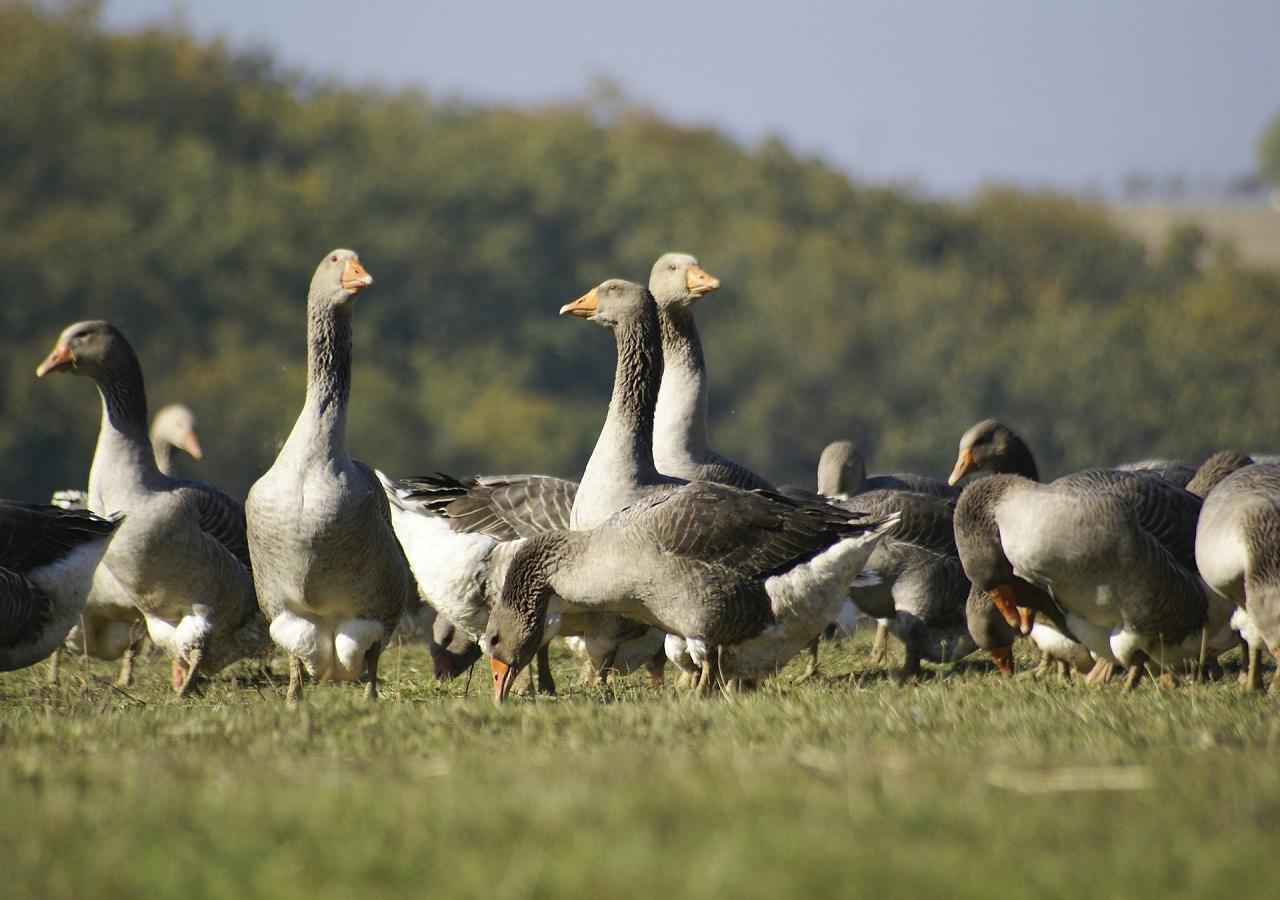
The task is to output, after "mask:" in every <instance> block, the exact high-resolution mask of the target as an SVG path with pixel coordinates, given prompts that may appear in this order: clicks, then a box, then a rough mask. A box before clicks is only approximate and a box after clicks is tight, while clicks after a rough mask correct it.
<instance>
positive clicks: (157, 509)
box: [36, 320, 265, 697]
mask: <svg viewBox="0 0 1280 900" xmlns="http://www.w3.org/2000/svg"><path fill="white" fill-rule="evenodd" d="M51 372H69V373H71V374H74V375H83V376H87V377H89V378H92V379H93V380H94V381H95V382H96V384H97V387H98V392H99V393H100V394H101V396H102V426H101V429H100V430H99V433H98V446H97V449H96V450H95V451H94V455H93V465H92V467H91V468H90V470H89V508H90V509H91V510H92V511H93V512H95V513H97V514H98V515H114V514H116V513H124V514H125V521H124V522H123V524H122V525H121V526H120V528H119V529H118V530H117V533H116V536H115V538H114V539H113V540H112V541H111V543H110V545H109V546H108V547H107V550H106V553H105V554H104V556H103V559H102V564H101V565H100V566H99V567H98V568H97V569H96V570H95V572H94V588H93V590H94V593H97V592H98V591H99V590H102V591H106V592H108V593H110V594H125V595H127V596H129V597H131V598H132V599H133V602H134V604H135V605H136V606H137V608H138V610H139V611H141V613H142V615H143V617H144V618H145V620H146V624H147V633H148V634H149V635H150V637H151V640H152V641H153V642H154V643H155V644H156V645H157V646H159V647H161V648H163V649H165V650H166V651H168V653H169V654H170V655H171V657H172V658H173V669H174V671H173V678H174V689H175V691H176V692H177V693H178V695H179V696H180V697H186V696H189V695H190V694H191V693H192V692H193V691H194V690H195V689H196V687H197V683H198V679H199V678H200V677H201V676H204V675H212V674H214V673H216V672H218V671H220V670H221V669H222V668H224V667H225V666H227V665H229V664H230V663H232V662H235V661H236V660H238V659H241V658H244V657H245V656H250V655H254V654H256V653H258V652H260V651H261V650H262V649H263V638H264V637H265V632H264V631H263V629H262V627H261V626H262V621H261V618H260V617H259V615H258V608H257V603H256V602H255V599H254V593H253V579H252V575H251V574H250V567H249V554H248V546H247V544H246V543H245V531H244V528H245V525H244V510H243V508H242V507H241V505H240V504H239V503H237V502H236V501H235V500H232V499H231V498H230V497H228V496H227V495H226V494H224V493H222V492H221V491H220V490H218V489H217V488H215V487H213V486H212V485H210V484H206V483H205V482H202V481H189V480H184V479H179V478H172V477H170V476H168V475H164V474H162V473H161V472H160V470H159V468H157V466H156V461H155V454H154V452H153V451H152V449H151V445H150V442H149V440H148V437H147V399H146V391H145V388H144V385H143V379H142V367H141V365H140V364H139V362H138V357H137V355H136V354H135V353H134V350H133V347H131V346H130V344H129V342H128V340H126V338H125V336H124V335H123V334H121V333H120V331H119V330H118V329H117V328H116V327H115V326H114V325H112V324H111V323H109V322H105V321H101V320H98V321H88V322H77V323H76V324H74V325H70V326H68V327H67V328H66V329H65V330H64V331H63V332H62V334H61V335H60V336H59V338H58V340H57V343H56V344H55V345H54V348H53V350H52V351H51V352H50V353H49V355H48V357H47V358H46V359H45V360H44V362H42V363H41V364H40V366H39V367H38V368H37V369H36V375H37V377H44V376H45V375H48V374H50V373H51Z"/></svg>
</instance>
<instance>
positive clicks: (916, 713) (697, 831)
mask: <svg viewBox="0 0 1280 900" xmlns="http://www.w3.org/2000/svg"><path fill="white" fill-rule="evenodd" d="M867 649H868V641H867V640H866V639H863V638H861V636H860V639H859V641H858V643H857V645H856V646H854V647H853V648H850V646H849V644H844V645H840V646H836V647H831V646H829V645H828V646H824V649H823V664H822V671H823V673H825V677H819V678H817V679H815V680H813V681H811V682H808V683H805V684H794V683H792V679H793V678H794V677H796V676H797V675H798V674H799V673H800V670H801V668H802V666H803V660H800V661H797V662H796V663H795V664H793V665H792V666H791V667H789V669H788V670H787V671H786V672H785V673H784V674H783V676H782V677H781V678H780V679H777V680H775V681H771V682H767V683H765V684H764V685H762V687H761V689H760V690H759V692H757V693H755V694H751V695H746V696H742V697H736V698H733V699H725V698H715V699H712V700H708V701H705V702H695V703H689V702H683V701H681V700H680V699H679V698H678V696H677V695H676V694H675V692H674V690H673V689H672V688H671V687H667V688H666V689H665V691H661V692H660V691H656V690H653V689H651V688H649V687H648V686H647V684H645V683H644V678H643V676H631V677H629V678H627V679H618V680H616V681H615V685H614V686H613V687H612V688H610V689H607V690H604V691H601V690H600V689H598V688H596V687H594V686H592V687H576V686H574V685H573V683H572V682H573V677H574V675H576V673H577V661H576V659H574V660H570V659H569V658H567V657H566V656H564V655H557V656H556V657H555V658H554V664H555V667H556V675H557V679H558V681H559V683H560V685H561V688H562V694H561V696H560V698H558V699H556V700H551V701H548V700H539V701H537V702H536V703H535V702H532V701H530V700H528V699H525V698H523V697H518V698H516V699H515V700H513V701H512V702H511V703H510V704H509V705H508V706H507V707H506V708H503V709H497V708H495V707H494V705H493V703H492V701H491V700H490V698H489V692H488V689H487V688H488V685H487V683H486V682H487V680H488V679H486V678H484V677H483V676H482V675H481V674H480V673H477V675H476V677H475V678H474V680H473V681H472V683H471V685H470V692H469V695H464V692H465V685H464V684H463V683H460V682H455V683H451V684H446V685H441V684H438V683H436V682H435V680H434V679H433V678H432V677H431V663H430V660H429V659H428V657H427V655H426V653H425V652H424V651H423V650H422V649H420V648H418V649H393V650H390V651H389V652H387V653H386V654H384V656H383V661H382V669H381V675H382V699H381V700H380V701H379V703H378V706H377V708H376V709H371V708H370V707H369V706H368V704H366V703H364V702H362V701H361V700H360V699H359V697H358V693H359V692H358V690H357V689H355V688H353V687H352V686H350V685H342V684H327V685H317V686H314V687H312V688H310V689H309V690H308V691H307V694H306V696H305V698H304V700H303V703H302V704H301V707H300V708H298V709H290V708H288V707H287V706H286V705H285V704H284V701H283V692H284V685H283V683H281V682H280V681H279V678H280V677H282V676H281V675H280V673H281V671H282V669H281V662H280V661H279V660H277V661H276V663H275V670H276V673H277V683H276V684H275V685H274V686H273V685H271V684H268V683H265V682H257V683H255V684H254V686H253V687H249V686H246V685H245V684H244V683H243V682H242V683H241V684H240V685H239V686H233V684H232V677H233V675H238V676H239V677H241V678H243V677H244V676H245V674H246V672H245V669H244V664H240V665H238V666H237V667H235V669H233V670H232V671H229V672H228V673H225V674H223V675H219V676H218V677H216V678H214V679H212V680H211V681H210V683H209V684H208V686H207V688H206V690H205V696H204V697H202V698H198V699H193V700H189V701H181V702H179V701H175V700H172V699H170V698H169V697H168V696H167V694H168V692H169V689H168V686H167V681H168V675H169V673H168V665H167V663H166V662H164V661H162V660H159V659H146V658H144V659H141V660H140V661H139V665H138V670H137V671H138V681H137V683H135V684H134V685H133V686H132V687H130V688H128V689H126V693H120V692H119V691H117V690H115V689H114V688H112V687H111V686H110V682H111V680H112V679H113V678H114V676H115V665H114V664H112V663H101V662H96V661H87V662H82V661H80V660H76V659H70V660H64V662H63V673H62V681H61V684H60V685H59V686H57V687H54V686H49V685H47V684H46V683H45V672H46V667H45V666H44V665H39V666H36V667H34V668H32V669H28V670H25V671H21V672H10V673H4V674H0V797H3V798H4V800H3V804H4V805H3V808H4V815H2V816H0V848H2V850H0V856H2V858H3V865H4V875H5V891H4V892H5V896H6V897H8V896H12V897H40V898H62V897H67V898H71V897H84V896H89V895H92V896H94V897H104V898H114V897H130V898H132V897H171V896H174V895H181V896H183V897H189V898H193V900H195V898H203V897H253V896H270V897H280V898H292V897H306V898H317V897H318V898H339V897H352V896H372V895H376V896H389V897H421V896H426V895H430V896H449V897H498V896H504V897H505V896H511V895H516V896H532V897H563V896H617V897H668V896H672V897H674V896H679V897H694V898H697V897H726V896H732V897H769V898H779V897H791V896H841V895H846V894H852V895H858V896H864V895H865V896H876V897H920V896H947V897H991V896H992V895H993V894H1002V895H1008V896H1062V895H1065V894H1072V895H1086V896H1106V897H1149V896H1200V895H1208V896H1219V895H1226V896H1251V895H1254V894H1257V893H1258V886H1259V885H1266V884H1272V883H1274V882H1275V880H1276V876H1277V873H1278V869H1280V862H1278V861H1277V857H1276V854H1275V852H1274V850H1275V834H1276V829H1277V827H1280V767H1277V765H1276V747H1277V737H1278V736H1280V727H1278V726H1277V723H1276V708H1275V702H1276V701H1275V698H1274V697H1268V696H1265V695H1254V696H1245V695H1242V694H1241V692H1240V689H1239V688H1238V687H1237V686H1236V684H1234V681H1233V680H1232V679H1230V678H1228V679H1224V680H1223V681H1221V682H1218V683H1214V684H1209V685H1187V686H1184V687H1182V688H1178V689H1175V690H1168V689H1163V688H1161V687H1160V686H1158V685H1156V684H1152V683H1145V684H1143V685H1141V686H1140V687H1139V689H1138V690H1137V691H1136V692H1135V693H1134V694H1132V695H1123V694H1121V693H1120V688H1119V685H1118V684H1115V683H1113V684H1110V685H1107V686H1104V687H1100V688H1091V687H1089V686H1085V685H1082V684H1080V683H1079V681H1076V682H1074V683H1071V684H1061V683H1058V682H1034V681H1031V680H1029V678H1028V676H1026V675H1022V676H1018V677H1017V678H1015V679H1013V680H1012V681H1010V680H1007V679H1002V678H1000V677H999V676H997V675H996V674H995V673H994V671H993V669H992V668H991V666H990V664H989V663H985V662H978V661H974V662H971V663H970V662H966V663H961V664H959V666H957V667H942V668H938V669H936V670H933V671H932V672H930V673H927V674H926V675H925V676H924V678H923V680H922V681H921V683H920V684H918V685H915V686H910V687H905V688H902V687H897V686H895V685H894V684H893V683H892V682H891V681H890V680H889V679H888V678H886V677H885V674H884V672H883V671H882V670H879V669H869V667H868V663H867ZM1233 655H1234V654H1233ZM1028 661H1029V660H1027V659H1020V660H1019V662H1020V663H1026V662H1028ZM851 670H852V671H853V672H856V673H858V674H859V676H860V683H851V682H850V681H849V680H848V679H847V678H846V675H847V673H849V672H850V671H851ZM961 670H965V671H961ZM668 679H669V680H670V675H669V676H668ZM144 704H145V705H144ZM1106 767H1121V770H1120V772H1119V775H1120V778H1119V779H1118V780H1117V781H1113V782H1111V783H1110V787H1111V788H1113V789H1105V788H1106V787H1107V786H1108V783H1107V782H1103V783H1102V784H1098V783H1092V782H1091V779H1093V778H1096V777H1097V776H1098V775H1100V774H1101V775H1105V774H1106V773H1107V771H1108V770H1107V768H1106ZM1100 770H1101V771H1100ZM1121 786H1125V787H1128V788H1130V789H1127V790H1120V789H1115V788H1119V787H1121ZM1099 788H1103V789H1099ZM1264 893H1265V892H1264Z"/></svg>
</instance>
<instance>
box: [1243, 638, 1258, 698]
mask: <svg viewBox="0 0 1280 900" xmlns="http://www.w3.org/2000/svg"><path fill="white" fill-rule="evenodd" d="M1248 657H1249V668H1248V671H1246V672H1245V675H1244V680H1243V681H1242V682H1241V685H1242V686H1243V687H1244V689H1245V690H1246V691H1251V692H1252V691H1261V690H1262V648H1261V647H1255V646H1253V645H1252V644H1250V645H1249V653H1248Z"/></svg>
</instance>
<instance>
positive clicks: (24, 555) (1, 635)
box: [0, 500, 120, 672]
mask: <svg viewBox="0 0 1280 900" xmlns="http://www.w3.org/2000/svg"><path fill="white" fill-rule="evenodd" d="M119 524H120V522H119V520H118V519H117V520H115V521H112V520H109V519H103V518H101V517H99V516H96V515H94V514H93V513H91V512H87V511H84V510H67V509H62V508H60V507H57V506H38V505H36V504H32V503H19V502H16V501H13V500H0V672H8V671H10V670H13V669H21V668H23V667H25V666H29V665H32V664H33V663H37V662H39V661H40V660H42V659H44V658H45V657H46V656H48V655H49V654H50V653H52V652H53V651H54V650H55V649H56V648H57V647H59V646H60V645H61V644H62V641H63V639H64V638H65V637H66V634H67V631H68V630H70V628H71V626H72V625H73V624H74V623H75V622H76V621H77V620H78V619H79V617H80V610H81V609H82V608H83V607H84V599H85V597H86V596H87V595H88V593H89V586H90V585H91V584H92V582H93V572H94V570H95V569H97V567H98V563H99V562H100V561H101V560H102V555H103V553H104V552H106V549H107V544H108V542H109V541H110V540H111V536H112V534H113V532H114V531H115V530H116V528H117V526H118V525H119Z"/></svg>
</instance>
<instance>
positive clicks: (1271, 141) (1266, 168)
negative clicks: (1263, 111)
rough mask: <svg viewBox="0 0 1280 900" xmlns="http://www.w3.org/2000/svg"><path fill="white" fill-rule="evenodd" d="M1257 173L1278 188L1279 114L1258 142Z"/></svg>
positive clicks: (1279, 165)
mask: <svg viewBox="0 0 1280 900" xmlns="http://www.w3.org/2000/svg"><path fill="white" fill-rule="evenodd" d="M1258 174H1259V175H1261V176H1262V180H1263V181H1265V182H1266V183H1267V184H1269V185H1271V186H1272V187H1274V188H1280V116H1277V117H1276V119H1275V121H1273V122H1272V123H1271V125H1270V127H1268V128H1267V130H1266V131H1265V132H1263V134H1262V139H1261V140H1260V141H1259V142H1258Z"/></svg>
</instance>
